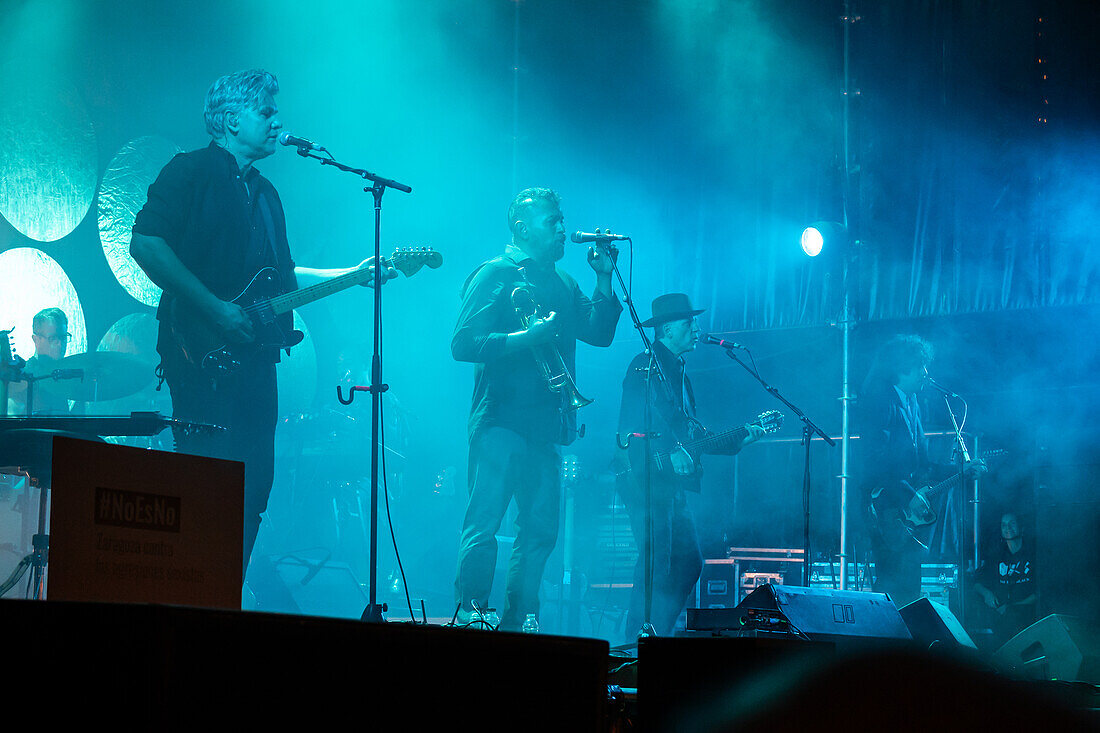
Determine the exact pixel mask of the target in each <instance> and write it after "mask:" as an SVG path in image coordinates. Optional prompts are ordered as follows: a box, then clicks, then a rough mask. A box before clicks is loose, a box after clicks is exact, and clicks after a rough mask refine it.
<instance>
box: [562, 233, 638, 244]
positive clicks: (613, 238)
mask: <svg viewBox="0 0 1100 733" xmlns="http://www.w3.org/2000/svg"><path fill="white" fill-rule="evenodd" d="M571 238H572V240H573V241H574V242H576V243H577V244H585V243H586V242H597V243H599V244H606V243H608V242H618V241H621V240H623V239H630V237H628V236H626V235H625V234H610V233H608V234H589V233H588V232H573V236H572V237H571Z"/></svg>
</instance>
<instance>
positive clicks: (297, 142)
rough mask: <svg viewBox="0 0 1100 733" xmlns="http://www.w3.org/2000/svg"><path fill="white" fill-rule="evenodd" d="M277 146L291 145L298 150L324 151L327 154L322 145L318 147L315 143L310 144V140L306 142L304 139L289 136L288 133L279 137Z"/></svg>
mask: <svg viewBox="0 0 1100 733" xmlns="http://www.w3.org/2000/svg"><path fill="white" fill-rule="evenodd" d="M279 144H280V145H293V146H294V147H296V148H298V149H299V150H324V151H325V152H326V153H327V152H328V150H326V149H325V147H324V146H323V145H318V144H317V143H315V142H312V141H311V140H306V139H305V138H304V137H295V136H294V135H291V134H290V133H289V132H284V133H282V134H281V135H279Z"/></svg>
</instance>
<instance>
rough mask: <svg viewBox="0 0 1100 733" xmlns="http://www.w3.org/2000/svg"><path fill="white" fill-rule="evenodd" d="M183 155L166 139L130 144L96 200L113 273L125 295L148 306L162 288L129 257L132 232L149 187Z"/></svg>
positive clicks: (117, 158) (115, 160) (107, 173)
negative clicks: (161, 171)
mask: <svg viewBox="0 0 1100 733" xmlns="http://www.w3.org/2000/svg"><path fill="white" fill-rule="evenodd" d="M181 152H183V151H182V150H181V149H180V148H179V147H178V146H176V145H174V144H172V143H170V142H168V141H167V140H165V139H164V138H161V137H156V136H155V135H151V136H148V137H139V138H137V139H136V140H132V141H131V142H129V143H127V144H126V145H124V146H123V147H122V149H120V150H119V151H118V152H117V153H115V157H114V158H112V159H111V164H110V165H108V166H107V170H106V171H104V172H103V181H102V183H100V186H99V196H98V198H97V199H96V204H97V208H98V209H99V240H100V242H101V243H102V244H103V254H104V255H105V256H106V258H107V264H109V265H110V266H111V272H113V273H114V274H115V278H116V279H117V280H118V282H119V284H120V285H122V287H123V288H125V289H126V292H127V293H129V294H130V295H131V296H133V297H134V298H135V299H137V300H139V301H141V302H142V303H144V304H145V305H150V306H155V305H156V304H157V302H158V301H159V300H160V288H158V287H157V286H156V285H154V284H153V281H152V280H150V279H149V277H148V276H147V275H146V274H145V273H144V272H143V271H142V269H141V268H140V267H138V266H137V263H136V262H134V259H133V258H132V257H130V230H131V229H132V228H133V226H134V218H135V217H136V216H137V213H138V212H139V211H141V207H142V206H144V205H145V198H146V195H147V193H148V190H149V184H150V183H152V182H153V181H155V180H156V178H157V174H159V173H160V169H161V168H163V167H164V166H165V164H166V163H168V161H169V160H171V159H172V156H174V155H175V154H176V153H181Z"/></svg>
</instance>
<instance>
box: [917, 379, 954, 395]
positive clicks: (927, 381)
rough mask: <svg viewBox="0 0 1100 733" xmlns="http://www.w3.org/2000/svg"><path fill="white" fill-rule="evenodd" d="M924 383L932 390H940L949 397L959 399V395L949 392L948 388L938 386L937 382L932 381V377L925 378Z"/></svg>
mask: <svg viewBox="0 0 1100 733" xmlns="http://www.w3.org/2000/svg"><path fill="white" fill-rule="evenodd" d="M924 381H925V382H926V383H927V384H928V386H929V387H931V388H932V389H935V390H939V391H940V392H942V393H943V394H945V395H947V396H948V397H958V395H957V394H955V393H954V392H952V391H951V390H949V389H948V388H947V387H943V386H941V385H939V384H936V380H934V379H932V377H925V378H924Z"/></svg>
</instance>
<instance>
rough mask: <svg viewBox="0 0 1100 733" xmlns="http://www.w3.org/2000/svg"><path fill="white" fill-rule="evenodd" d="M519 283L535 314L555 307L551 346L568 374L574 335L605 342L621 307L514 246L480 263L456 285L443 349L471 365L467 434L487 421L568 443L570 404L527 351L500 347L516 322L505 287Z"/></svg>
mask: <svg viewBox="0 0 1100 733" xmlns="http://www.w3.org/2000/svg"><path fill="white" fill-rule="evenodd" d="M520 286H523V287H526V288H528V289H529V290H530V291H531V295H532V296H533V298H534V301H535V303H537V304H538V305H539V306H540V307H541V312H542V313H544V314H546V313H549V312H551V311H554V312H555V313H557V317H556V318H555V321H556V322H557V323H558V324H559V325H558V337H557V340H556V345H557V347H558V350H559V351H560V352H561V355H562V358H563V359H564V361H565V364H566V366H567V368H568V369H569V372H570V374H571V375H573V376H574V378H575V377H576V351H577V344H576V342H577V339H580V340H581V341H584V342H585V343H588V344H591V345H593V346H608V345H610V344H611V341H612V340H613V339H614V338H615V326H616V324H617V323H618V321H619V314H620V313H621V312H622V310H623V307H622V305H621V304H620V303H619V301H618V299H616V298H608V297H606V296H604V295H603V294H601V293H600V292H599V291H596V292H595V293H594V294H593V295H592V297H591V298H589V297H588V296H586V295H585V294H584V293H582V292H581V289H580V286H579V285H577V281H576V280H574V279H573V278H572V277H570V276H569V274H568V273H566V272H565V271H564V270H561V269H560V268H558V267H556V266H554V265H551V266H540V265H539V264H538V263H536V262H535V261H534V260H532V259H530V258H529V257H526V256H525V254H524V253H523V252H522V251H521V250H520V249H519V248H517V247H515V246H514V245H508V247H507V249H506V250H505V252H504V254H503V255H500V256H499V257H495V258H493V259H491V260H489V261H488V262H485V263H483V264H481V265H480V266H479V267H478V268H477V269H476V270H474V271H473V272H472V273H471V274H470V276H469V277H468V278H467V279H466V283H465V284H464V285H463V286H462V307H461V309H460V311H459V316H458V323H457V324H456V325H455V330H454V335H453V337H452V339H451V354H452V356H454V358H455V359H456V360H458V361H469V362H473V363H474V364H475V367H474V394H473V400H472V405H471V407H470V420H469V432H470V435H471V436H473V435H474V434H475V433H476V432H477V431H478V430H481V429H483V428H487V427H494V426H495V427H504V428H508V429H509V430H513V431H515V432H517V433H520V434H521V435H524V436H526V437H528V438H531V439H534V440H543V441H548V442H554V443H563V444H568V443H570V442H572V439H573V435H572V433H573V428H574V427H575V425H576V415H575V411H572V412H565V413H563V412H562V410H561V398H560V396H559V395H558V394H555V393H554V392H552V391H550V389H549V387H548V386H547V382H546V379H545V377H544V376H543V374H542V372H541V371H540V369H539V367H538V364H537V362H536V359H535V353H534V351H533V350H532V349H523V350H520V351H518V352H516V353H513V354H510V355H505V354H504V353H503V352H504V342H505V339H506V338H507V335H508V334H509V333H514V332H516V331H519V330H521V329H522V326H521V323H520V320H519V317H518V316H517V314H516V311H515V308H514V307H513V305H512V292H513V291H514V290H515V289H516V288H517V287H520ZM578 389H580V388H579V387H578ZM581 392H582V394H583V389H581Z"/></svg>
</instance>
